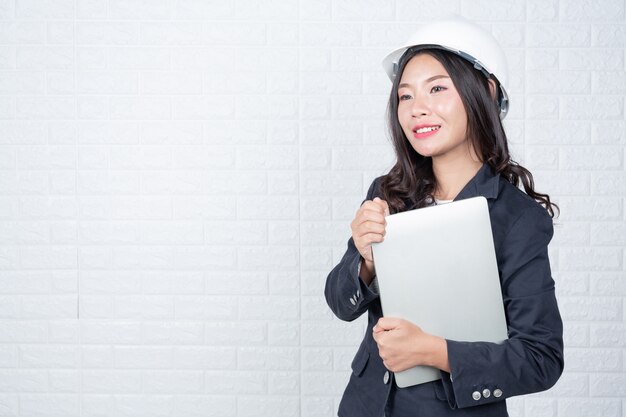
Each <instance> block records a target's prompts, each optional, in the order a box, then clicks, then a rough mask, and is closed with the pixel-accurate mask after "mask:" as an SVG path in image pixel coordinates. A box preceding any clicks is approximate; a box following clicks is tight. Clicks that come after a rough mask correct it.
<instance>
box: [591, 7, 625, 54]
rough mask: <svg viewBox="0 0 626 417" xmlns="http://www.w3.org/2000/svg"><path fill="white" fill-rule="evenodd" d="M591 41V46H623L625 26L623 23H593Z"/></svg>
mask: <svg viewBox="0 0 626 417" xmlns="http://www.w3.org/2000/svg"><path fill="white" fill-rule="evenodd" d="M622 7H623V6H622ZM591 42H592V43H591V44H592V46H600V47H608V48H624V47H625V46H626V27H624V25H623V24H621V25H619V24H615V25H612V24H607V23H602V24H599V25H593V26H592V33H591Z"/></svg>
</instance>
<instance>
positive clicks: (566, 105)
mask: <svg viewBox="0 0 626 417" xmlns="http://www.w3.org/2000/svg"><path fill="white" fill-rule="evenodd" d="M560 108H561V112H560V116H561V118H562V119H581V118H592V119H596V120H611V119H620V118H622V117H623V116H624V101H623V100H622V98H621V97H611V96H604V97H602V98H600V97H561V99H560Z"/></svg>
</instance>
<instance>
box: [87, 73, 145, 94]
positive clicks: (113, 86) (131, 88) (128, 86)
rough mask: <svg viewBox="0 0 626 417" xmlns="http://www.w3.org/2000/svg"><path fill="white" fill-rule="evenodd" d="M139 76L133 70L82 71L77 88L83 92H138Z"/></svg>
mask: <svg viewBox="0 0 626 417" xmlns="http://www.w3.org/2000/svg"><path fill="white" fill-rule="evenodd" d="M138 84H139V81H138V76H137V74H136V73H134V72H131V71H110V70H109V71H105V72H95V71H80V72H78V73H77V77H76V88H77V92H78V93H82V94H137V92H138V91H139V90H138V88H139V87H138Z"/></svg>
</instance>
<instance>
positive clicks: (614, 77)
mask: <svg viewBox="0 0 626 417" xmlns="http://www.w3.org/2000/svg"><path fill="white" fill-rule="evenodd" d="M625 79H626V72H624V71H610V72H609V71H594V73H593V78H592V92H593V93H600V94H624V93H626V81H624V80H625Z"/></svg>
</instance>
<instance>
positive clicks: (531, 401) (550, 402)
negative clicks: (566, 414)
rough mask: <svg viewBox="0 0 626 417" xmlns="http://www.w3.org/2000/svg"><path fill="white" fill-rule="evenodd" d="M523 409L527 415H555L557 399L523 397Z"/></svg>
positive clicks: (544, 416) (540, 416) (543, 416)
mask: <svg viewBox="0 0 626 417" xmlns="http://www.w3.org/2000/svg"><path fill="white" fill-rule="evenodd" d="M507 405H508V404H507ZM524 411H525V412H526V415H529V416H536V417H556V413H557V401H556V400H554V399H544V398H525V399H524Z"/></svg>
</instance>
